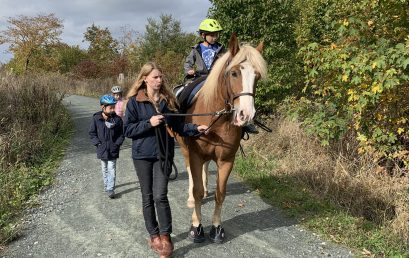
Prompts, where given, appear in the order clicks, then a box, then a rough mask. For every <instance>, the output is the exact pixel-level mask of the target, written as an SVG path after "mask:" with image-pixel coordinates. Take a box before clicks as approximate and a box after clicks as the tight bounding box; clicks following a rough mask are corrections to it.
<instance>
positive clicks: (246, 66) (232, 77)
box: [224, 34, 267, 126]
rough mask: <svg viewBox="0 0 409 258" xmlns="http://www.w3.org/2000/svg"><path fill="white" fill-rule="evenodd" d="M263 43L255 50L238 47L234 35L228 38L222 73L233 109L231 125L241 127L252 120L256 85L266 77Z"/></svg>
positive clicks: (249, 47)
mask: <svg viewBox="0 0 409 258" xmlns="http://www.w3.org/2000/svg"><path fill="white" fill-rule="evenodd" d="M262 48H263V43H260V44H259V45H258V47H257V48H253V47H251V46H250V45H243V46H239V44H238V41H237V37H236V35H235V34H233V35H232V37H231V38H230V43H229V52H230V58H229V61H228V65H227V67H226V70H225V72H224V76H225V78H224V79H225V80H226V81H225V84H226V86H227V94H228V98H229V103H230V104H231V105H233V107H234V115H233V124H234V125H237V126H243V125H245V124H246V123H247V122H249V121H250V120H252V119H253V117H254V115H255V113H256V109H255V107H254V95H255V92H256V84H257V81H258V80H259V79H260V78H263V77H265V76H266V73H267V66H266V63H265V61H264V59H263V57H262V56H261V51H262Z"/></svg>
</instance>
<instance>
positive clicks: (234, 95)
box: [224, 60, 254, 109]
mask: <svg viewBox="0 0 409 258" xmlns="http://www.w3.org/2000/svg"><path fill="white" fill-rule="evenodd" d="M244 61H246V60H243V62H244ZM243 62H241V63H243ZM229 63H230V62H227V63H226V67H227V66H228V65H229ZM227 74H228V71H226V72H225V73H224V81H225V84H226V86H227V99H225V103H228V104H229V105H230V106H231V107H232V109H234V100H235V99H237V98H240V97H241V96H250V97H252V98H254V93H253V92H240V93H234V92H233V89H232V87H231V84H230V80H228V79H227Z"/></svg>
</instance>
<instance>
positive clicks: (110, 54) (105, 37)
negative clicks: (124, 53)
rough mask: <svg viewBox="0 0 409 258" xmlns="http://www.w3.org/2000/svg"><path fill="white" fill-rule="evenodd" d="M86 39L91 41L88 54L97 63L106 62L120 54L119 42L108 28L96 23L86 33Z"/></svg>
mask: <svg viewBox="0 0 409 258" xmlns="http://www.w3.org/2000/svg"><path fill="white" fill-rule="evenodd" d="M84 38H85V41H88V42H89V43H90V45H89V48H88V54H89V56H90V58H91V59H93V60H94V61H96V62H97V63H104V62H105V63H106V62H109V61H110V60H112V59H114V58H116V57H117V56H118V42H117V41H116V40H115V39H114V38H113V37H112V35H111V32H110V31H109V30H108V28H105V29H102V28H100V27H99V26H96V25H95V24H92V26H91V27H88V28H87V31H86V32H85V33H84Z"/></svg>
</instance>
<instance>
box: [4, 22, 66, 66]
mask: <svg viewBox="0 0 409 258" xmlns="http://www.w3.org/2000/svg"><path fill="white" fill-rule="evenodd" d="M7 22H8V23H9V26H8V27H7V29H6V30H5V31H2V32H1V34H0V43H8V44H10V47H9V50H10V51H11V52H12V53H13V54H14V58H13V59H14V60H13V62H12V63H14V64H15V65H16V68H17V70H22V71H26V70H27V69H28V68H29V65H30V61H31V60H32V58H33V56H35V55H38V54H39V53H41V52H42V51H44V49H46V48H48V47H49V46H52V45H55V44H56V43H58V42H59V41H60V38H59V36H60V35H61V32H62V28H63V25H62V21H61V20H60V19H58V18H57V17H56V16H55V15H54V14H48V15H37V16H34V17H30V16H25V15H19V16H17V17H10V18H8V20H7Z"/></svg>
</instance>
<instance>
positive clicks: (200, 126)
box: [197, 125, 209, 134]
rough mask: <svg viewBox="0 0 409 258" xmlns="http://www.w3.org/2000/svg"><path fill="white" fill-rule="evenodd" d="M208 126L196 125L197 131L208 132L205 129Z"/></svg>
mask: <svg viewBox="0 0 409 258" xmlns="http://www.w3.org/2000/svg"><path fill="white" fill-rule="evenodd" d="M208 128H209V127H208V126H207V125H198V126H197V130H198V131H199V133H205V134H208V133H209V131H208V130H207V129H208Z"/></svg>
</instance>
